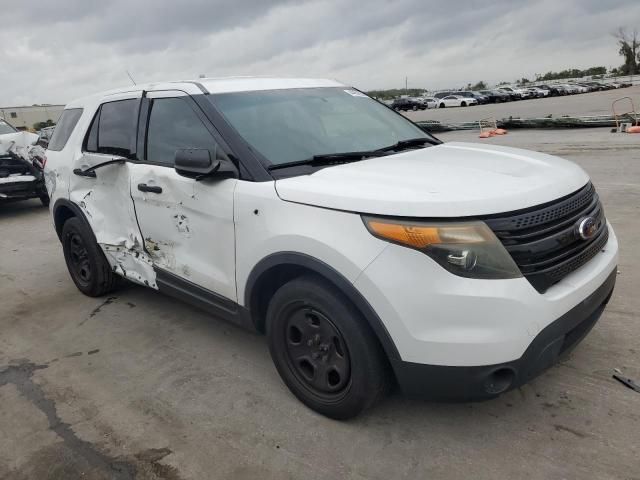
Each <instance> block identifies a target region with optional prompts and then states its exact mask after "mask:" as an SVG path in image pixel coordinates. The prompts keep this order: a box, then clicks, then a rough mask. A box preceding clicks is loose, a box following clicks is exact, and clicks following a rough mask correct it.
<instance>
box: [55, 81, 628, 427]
mask: <svg viewBox="0 0 640 480" xmlns="http://www.w3.org/2000/svg"><path fill="white" fill-rule="evenodd" d="M62 125H64V128H61V126H62ZM51 143H52V146H50V148H49V150H48V151H47V158H48V161H47V165H46V180H47V186H48V188H49V191H50V193H51V196H52V203H51V211H52V215H53V223H54V225H55V229H56V232H57V234H58V236H59V238H60V241H61V242H62V247H63V251H64V257H65V260H66V263H67V266H68V269H69V273H70V276H71V279H72V280H73V281H74V282H75V284H76V286H77V288H78V289H79V290H80V291H81V292H83V293H84V294H86V295H90V296H100V295H106V294H107V293H109V292H112V291H113V290H115V289H117V287H118V285H119V284H120V283H121V281H122V280H123V279H127V280H129V281H132V282H135V283H137V284H140V285H144V286H146V287H148V288H151V289H155V290H159V291H161V292H165V293H167V294H169V295H173V296H175V297H177V298H180V299H182V300H184V301H187V302H190V303H193V304H195V305H198V306H199V307H201V308H203V309H205V310H207V311H209V312H211V314H212V315H215V316H217V317H221V318H224V319H227V320H230V321H233V322H236V323H238V324H240V325H243V326H246V327H247V328H251V329H254V330H257V331H259V332H262V333H264V334H266V336H267V339H268V342H269V347H270V351H271V355H272V358H273V361H274V364H275V367H276V368H277V370H278V372H279V373H280V375H281V377H282V379H283V381H284V383H285V384H286V385H287V386H288V387H289V389H290V390H291V391H292V392H293V394H295V395H296V396H297V397H298V398H299V399H300V400H301V401H302V402H304V403H305V404H306V405H308V406H309V407H311V408H313V409H314V410H316V411H318V412H320V413H322V414H324V415H327V416H330V417H333V418H349V417H352V416H354V415H357V414H358V413H359V412H361V411H362V410H363V409H365V408H367V407H369V406H371V405H372V404H373V403H375V401H376V400H377V399H379V398H380V397H381V396H382V395H383V394H384V392H385V391H387V389H388V387H389V386H390V385H393V384H394V383H395V384H398V385H399V386H400V388H401V389H402V390H403V391H404V392H405V393H406V394H408V395H417V396H420V397H423V398H429V399H438V400H451V399H455V400H476V399H487V398H492V397H496V396H498V395H500V394H501V393H503V392H505V391H507V390H510V389H512V388H515V387H518V386H520V385H522V384H524V383H526V382H528V381H529V380H531V379H532V378H533V377H535V376H536V375H538V374H540V373H541V372H543V371H544V370H545V369H546V368H547V367H549V366H551V365H552V364H554V363H555V362H556V361H557V360H558V358H559V357H560V356H561V355H562V354H563V353H565V352H567V351H569V350H570V349H572V348H573V347H575V345H576V344H577V343H578V342H579V341H580V340H581V339H582V338H583V337H584V336H585V335H586V334H587V332H588V331H589V330H590V329H591V327H593V325H594V324H595V323H596V321H597V320H598V318H599V317H600V315H601V313H602V311H603V309H604V307H605V305H606V304H607V302H608V300H609V298H610V297H611V294H612V291H613V288H614V283H615V280H616V265H617V258H618V257H617V256H618V243H617V240H616V236H615V234H614V231H613V229H612V228H611V226H610V225H609V223H608V222H607V219H606V217H605V213H604V209H603V206H602V204H601V202H600V199H599V197H598V194H597V192H596V189H595V187H594V185H593V184H592V183H591V181H590V180H589V177H588V176H587V174H586V173H585V172H584V171H583V170H582V169H581V168H580V167H578V166H577V165H575V164H573V163H571V162H569V161H567V160H563V159H560V158H557V157H553V156H550V155H546V154H543V153H536V152H531V151H525V150H519V149H515V148H507V147H499V146H489V145H479V144H471V143H447V144H443V143H442V142H440V141H439V140H437V139H436V138H434V137H433V136H431V135H430V134H428V133H426V132H424V131H423V130H421V129H420V128H418V127H417V126H416V125H415V124H413V123H412V122H410V121H409V120H407V119H406V118H405V117H403V116H402V115H400V114H397V113H396V112H394V111H392V110H391V109H389V108H388V107H386V106H384V105H382V104H381V103H379V102H377V101H375V100H373V99H371V98H369V97H368V96H366V95H365V94H363V93H361V92H359V91H358V90H356V89H354V88H352V87H349V86H347V85H343V84H341V83H339V82H336V81H333V80H317V79H282V78H227V79H199V80H196V81H185V82H173V83H156V84H149V85H137V86H133V87H127V88H123V89H120V90H114V91H110V92H105V93H101V94H98V95H94V96H91V97H88V98H84V99H80V100H77V101H74V102H71V103H70V104H69V105H67V107H66V109H65V111H64V113H63V114H62V118H61V120H60V123H59V125H58V127H57V128H56V131H55V133H54V136H53V138H52V142H51ZM265 381H267V380H265ZM578 381H579V380H578Z"/></svg>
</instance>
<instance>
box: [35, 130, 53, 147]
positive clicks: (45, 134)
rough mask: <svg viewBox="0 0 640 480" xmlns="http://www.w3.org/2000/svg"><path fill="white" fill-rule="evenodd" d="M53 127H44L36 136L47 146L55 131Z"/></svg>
mask: <svg viewBox="0 0 640 480" xmlns="http://www.w3.org/2000/svg"><path fill="white" fill-rule="evenodd" d="M55 128H56V127H55V126H53V127H45V128H43V129H42V130H39V131H38V136H39V137H40V141H41V142H43V143H45V144H48V143H49V140H51V137H52V136H53V131H54V130H55Z"/></svg>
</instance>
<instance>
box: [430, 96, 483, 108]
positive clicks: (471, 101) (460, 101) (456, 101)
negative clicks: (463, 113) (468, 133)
mask: <svg viewBox="0 0 640 480" xmlns="http://www.w3.org/2000/svg"><path fill="white" fill-rule="evenodd" d="M477 104H478V101H477V100H476V99H475V98H468V97H462V96H460V95H449V96H446V97H444V98H441V99H440V100H439V101H438V108H445V107H466V106H467V105H477Z"/></svg>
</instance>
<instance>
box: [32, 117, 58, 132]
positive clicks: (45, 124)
mask: <svg viewBox="0 0 640 480" xmlns="http://www.w3.org/2000/svg"><path fill="white" fill-rule="evenodd" d="M53 126H55V123H54V122H53V120H51V119H49V120H47V121H46V122H36V123H34V124H33V129H34V130H36V131H37V130H42V129H43V128H45V127H53Z"/></svg>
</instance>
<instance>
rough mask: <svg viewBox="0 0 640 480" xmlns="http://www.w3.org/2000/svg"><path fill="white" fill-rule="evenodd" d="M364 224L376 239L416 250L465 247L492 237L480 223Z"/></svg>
mask: <svg viewBox="0 0 640 480" xmlns="http://www.w3.org/2000/svg"><path fill="white" fill-rule="evenodd" d="M365 223H366V225H367V228H368V229H369V231H370V232H371V233H372V234H373V235H375V236H376V237H379V238H383V239H385V240H390V241H392V242H395V243H401V244H403V245H407V246H409V247H413V248H418V249H423V248H426V247H428V246H429V245H438V244H441V243H448V244H465V245H467V244H470V243H483V242H487V241H490V240H491V239H492V237H493V232H491V231H490V230H489V229H488V227H487V226H486V225H484V224H482V223H474V224H467V225H461V224H451V225H447V226H445V225H442V226H425V225H418V224H413V223H409V222H403V223H396V222H392V221H389V220H377V219H365ZM482 227H484V228H482Z"/></svg>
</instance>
